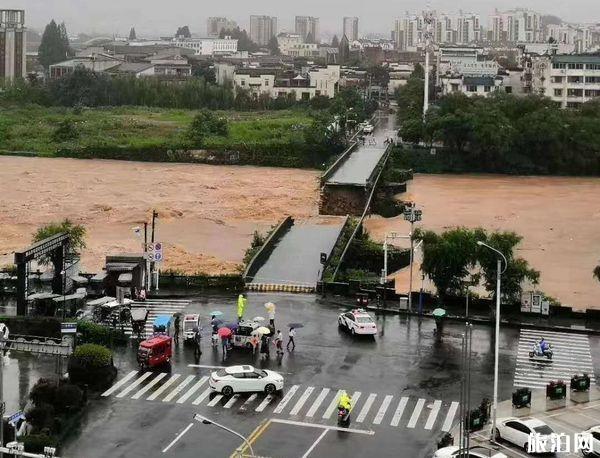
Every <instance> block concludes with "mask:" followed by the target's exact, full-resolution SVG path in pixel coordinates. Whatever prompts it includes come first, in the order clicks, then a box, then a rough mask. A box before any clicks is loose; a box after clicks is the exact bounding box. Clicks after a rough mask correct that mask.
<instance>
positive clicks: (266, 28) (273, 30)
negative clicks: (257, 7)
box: [250, 15, 277, 46]
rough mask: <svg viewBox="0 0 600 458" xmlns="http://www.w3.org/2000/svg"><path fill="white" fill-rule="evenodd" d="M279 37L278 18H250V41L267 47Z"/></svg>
mask: <svg viewBox="0 0 600 458" xmlns="http://www.w3.org/2000/svg"><path fill="white" fill-rule="evenodd" d="M275 35H277V18H276V17H274V16H254V15H252V16H250V39H251V40H252V41H253V42H254V43H256V44H258V45H260V46H266V45H268V44H269V41H271V38H273V37H274V36H275Z"/></svg>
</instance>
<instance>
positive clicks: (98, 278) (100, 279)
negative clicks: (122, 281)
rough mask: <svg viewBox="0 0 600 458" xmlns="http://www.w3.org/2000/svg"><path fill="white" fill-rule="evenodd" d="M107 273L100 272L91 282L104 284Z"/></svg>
mask: <svg viewBox="0 0 600 458" xmlns="http://www.w3.org/2000/svg"><path fill="white" fill-rule="evenodd" d="M106 275H107V274H106V272H100V273H97V274H96V275H94V276H93V277H92V278H91V280H90V281H92V282H103V281H104V279H105V278H106Z"/></svg>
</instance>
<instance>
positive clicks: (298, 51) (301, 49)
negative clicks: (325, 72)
mask: <svg viewBox="0 0 600 458" xmlns="http://www.w3.org/2000/svg"><path fill="white" fill-rule="evenodd" d="M286 55H287V56H292V57H305V58H307V59H312V58H317V57H320V56H321V50H320V49H319V45H318V44H316V43H299V44H296V45H293V46H290V47H289V48H288V51H287V54H286Z"/></svg>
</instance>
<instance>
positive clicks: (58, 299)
mask: <svg viewBox="0 0 600 458" xmlns="http://www.w3.org/2000/svg"><path fill="white" fill-rule="evenodd" d="M84 297H85V294H83V293H76V294H68V295H66V296H58V297H55V298H54V299H52V300H53V301H54V302H65V301H72V300H76V299H83V298H84Z"/></svg>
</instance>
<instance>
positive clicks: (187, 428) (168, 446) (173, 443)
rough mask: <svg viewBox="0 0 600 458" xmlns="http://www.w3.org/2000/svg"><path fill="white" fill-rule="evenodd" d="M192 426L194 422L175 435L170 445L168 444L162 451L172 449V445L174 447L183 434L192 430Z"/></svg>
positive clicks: (165, 451)
mask: <svg viewBox="0 0 600 458" xmlns="http://www.w3.org/2000/svg"><path fill="white" fill-rule="evenodd" d="M192 426H194V424H193V423H190V424H189V425H187V426H186V427H185V429H184V430H183V431H181V432H180V433H179V434H177V436H175V439H173V440H172V441H171V443H170V444H169V445H167V446H166V447H165V448H164V449H163V451H162V452H163V453H167V452H168V451H169V449H170V448H171V447H173V445H175V442H177V441H178V440H179V439H181V436H183V435H184V434H185V433H187V432H188V431H189V430H190V428H191V427H192Z"/></svg>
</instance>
